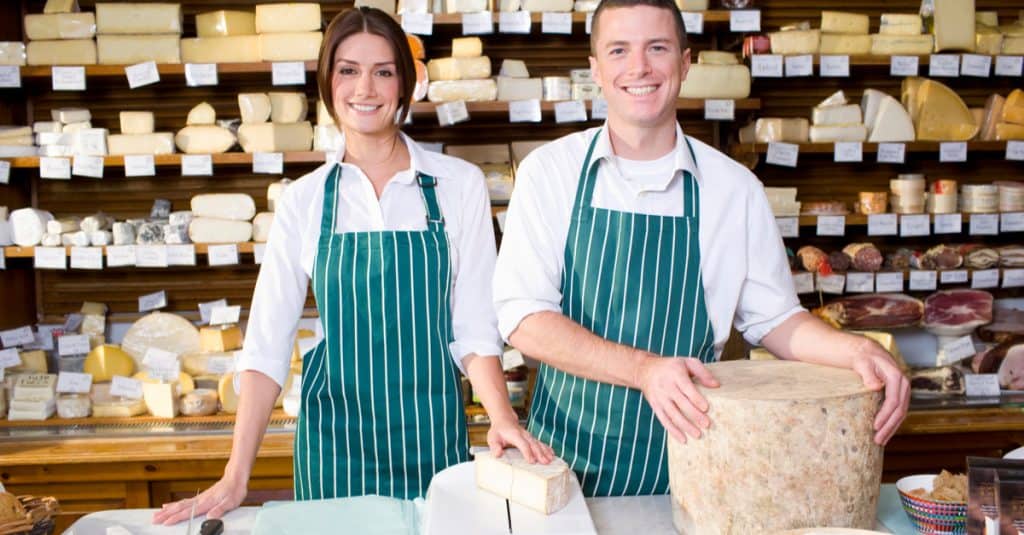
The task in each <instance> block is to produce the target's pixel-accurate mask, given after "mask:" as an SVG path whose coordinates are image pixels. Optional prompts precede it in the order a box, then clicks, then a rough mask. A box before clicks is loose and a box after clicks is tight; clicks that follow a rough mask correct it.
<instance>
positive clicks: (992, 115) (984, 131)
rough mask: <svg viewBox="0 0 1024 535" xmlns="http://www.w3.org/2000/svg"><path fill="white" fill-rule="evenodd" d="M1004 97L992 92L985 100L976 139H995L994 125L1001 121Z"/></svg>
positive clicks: (1004, 103)
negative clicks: (979, 129)
mask: <svg viewBox="0 0 1024 535" xmlns="http://www.w3.org/2000/svg"><path fill="white" fill-rule="evenodd" d="M1005 105H1006V99H1005V98H1003V97H1002V96H1001V95H998V94H994V95H992V96H990V97H988V100H987V101H985V113H984V116H983V118H982V122H981V131H980V132H978V139H980V140H982V141H995V139H996V125H997V124H999V123H1000V121H1002V118H1003V106H1005Z"/></svg>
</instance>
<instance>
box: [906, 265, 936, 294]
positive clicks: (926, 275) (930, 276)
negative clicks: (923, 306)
mask: <svg viewBox="0 0 1024 535" xmlns="http://www.w3.org/2000/svg"><path fill="white" fill-rule="evenodd" d="M938 286H939V285H938V276H937V275H936V273H935V272H934V271H920V270H913V271H911V272H910V290H911V291H926V290H934V289H936V288H938Z"/></svg>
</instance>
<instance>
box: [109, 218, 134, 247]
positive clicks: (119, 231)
mask: <svg viewBox="0 0 1024 535" xmlns="http://www.w3.org/2000/svg"><path fill="white" fill-rule="evenodd" d="M113 234H114V245H132V244H133V243H135V226H134V225H132V224H131V223H124V222H118V223H114V228H113Z"/></svg>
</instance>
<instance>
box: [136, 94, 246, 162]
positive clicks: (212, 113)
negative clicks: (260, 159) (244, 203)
mask: <svg viewBox="0 0 1024 535" xmlns="http://www.w3.org/2000/svg"><path fill="white" fill-rule="evenodd" d="M122 115H123V114H122ZM185 125H186V126H185V128H182V129H181V130H178V133H177V134H176V135H175V136H174V144H175V145H177V146H178V150H180V151H181V152H184V153H186V154H220V153H222V152H227V151H228V150H229V149H230V148H231V147H233V146H234V145H235V142H236V141H237V138H235V134H234V132H232V131H231V130H228V129H227V128H224V127H221V126H218V125H217V111H216V110H214V109H213V106H211V105H210V104H209V103H207V102H201V103H199V104H198V105H196V106H195V107H194V108H192V110H190V111H189V112H188V117H187V118H186V120H185Z"/></svg>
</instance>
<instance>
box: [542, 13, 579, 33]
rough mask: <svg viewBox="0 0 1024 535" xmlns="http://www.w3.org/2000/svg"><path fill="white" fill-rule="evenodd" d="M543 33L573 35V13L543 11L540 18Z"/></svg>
mask: <svg viewBox="0 0 1024 535" xmlns="http://www.w3.org/2000/svg"><path fill="white" fill-rule="evenodd" d="M540 31H541V33H554V34H562V35H572V13H547V12H545V13H543V14H542V15H541V19H540Z"/></svg>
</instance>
